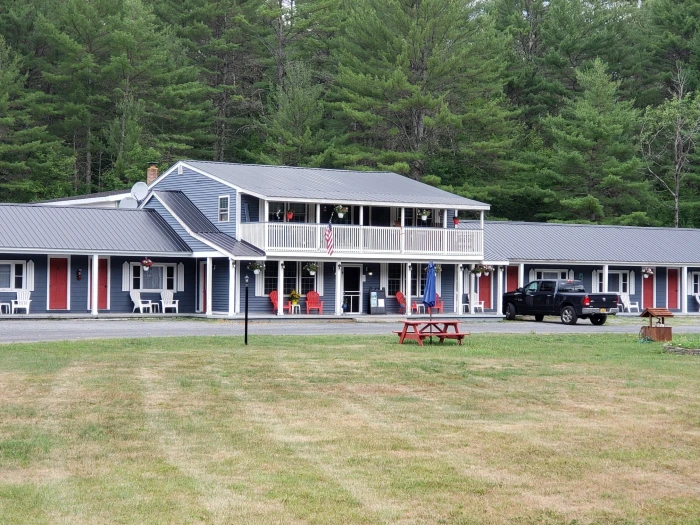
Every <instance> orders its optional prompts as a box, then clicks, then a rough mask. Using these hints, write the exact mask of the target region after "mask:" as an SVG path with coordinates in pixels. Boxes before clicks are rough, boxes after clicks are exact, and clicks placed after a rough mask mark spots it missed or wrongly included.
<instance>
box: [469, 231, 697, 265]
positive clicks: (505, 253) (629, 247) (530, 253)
mask: <svg viewBox="0 0 700 525" xmlns="http://www.w3.org/2000/svg"><path fill="white" fill-rule="evenodd" d="M457 227H458V228H478V227H479V223H478V222H474V221H467V222H461V223H460V224H459V225H458V226H457ZM484 259H485V260H487V261H489V260H491V261H498V260H507V261H536V262H550V261H551V262H572V263H595V264H635V265H636V264H640V265H646V264H648V265H655V264H658V265H695V266H700V229H690V228H651V227H641V226H599V225H591V224H557V223H535V222H507V221H502V222H501V221H487V222H485V223H484Z"/></svg>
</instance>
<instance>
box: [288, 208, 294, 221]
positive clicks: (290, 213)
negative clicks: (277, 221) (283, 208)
mask: <svg viewBox="0 0 700 525" xmlns="http://www.w3.org/2000/svg"><path fill="white" fill-rule="evenodd" d="M293 218H294V210H292V209H289V210H287V220H288V221H291V220H292V219H293Z"/></svg>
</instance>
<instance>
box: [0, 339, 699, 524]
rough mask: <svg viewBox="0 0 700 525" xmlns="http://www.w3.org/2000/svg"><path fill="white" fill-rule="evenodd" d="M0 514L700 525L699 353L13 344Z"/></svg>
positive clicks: (483, 343)
mask: <svg viewBox="0 0 700 525" xmlns="http://www.w3.org/2000/svg"><path fill="white" fill-rule="evenodd" d="M0 400H2V402H1V403H0V523H1V524H5V523H22V524H25V523H47V524H56V523H71V524H73V523H85V524H100V523H105V524H106V523H110V524H111V523H146V524H154V523H164V524H166V523H167V524H175V523H221V524H224V523H245V524H247V523H251V524H253V523H260V524H267V523H280V524H287V523H290V524H295V523H333V524H335V523H392V524H393V523H401V524H412V523H426V524H427V523H429V524H433V523H435V524H439V523H454V524H496V523H513V524H518V525H522V524H540V523H546V524H560V523H561V524H571V523H576V524H583V523H610V524H616V525H621V524H627V523H640V524H641V523H645V524H646V523H649V524H668V523H684V524H685V523H696V524H697V523H700V518H699V516H700V452H699V451H700V358H698V357H696V356H685V355H671V354H666V353H663V352H662V349H661V345H660V344H656V343H646V344H643V343H639V342H637V338H636V337H632V336H623V335H598V336H590V337H588V336H581V335H562V336H535V335H522V336H497V335H474V336H472V337H470V338H469V339H468V341H467V342H466V344H465V345H464V346H457V345H456V344H454V342H448V343H446V344H445V345H444V346H443V345H433V346H432V347H431V346H425V347H423V348H421V347H418V346H417V345H415V344H406V345H398V344H397V342H396V337H395V336H389V335H387V336H385V337H379V338H377V337H346V336H343V337H337V338H336V337H334V338H331V337H318V338H293V337H272V336H270V337H260V336H252V337H251V345H250V346H248V347H244V346H242V340H241V338H235V339H234V338H188V339H177V340H175V339H151V340H122V341H92V342H71V343H58V344H36V345H7V346H2V347H0Z"/></svg>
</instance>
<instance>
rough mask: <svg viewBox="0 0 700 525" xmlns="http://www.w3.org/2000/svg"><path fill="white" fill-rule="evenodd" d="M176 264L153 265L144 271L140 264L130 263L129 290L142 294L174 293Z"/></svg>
mask: <svg viewBox="0 0 700 525" xmlns="http://www.w3.org/2000/svg"><path fill="white" fill-rule="evenodd" d="M176 267H177V265H176V264H165V263H154V264H153V266H151V267H150V269H149V270H148V271H145V269H144V267H143V266H142V265H141V263H131V289H132V290H140V291H142V292H162V291H163V290H172V291H173V292H174V291H176V287H177V277H176V271H175V268H176Z"/></svg>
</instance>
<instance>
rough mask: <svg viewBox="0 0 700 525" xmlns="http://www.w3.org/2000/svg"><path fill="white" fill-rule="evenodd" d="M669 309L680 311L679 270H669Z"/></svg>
mask: <svg viewBox="0 0 700 525" xmlns="http://www.w3.org/2000/svg"><path fill="white" fill-rule="evenodd" d="M667 286H668V308H675V309H678V268H669V269H668V280H667Z"/></svg>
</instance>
